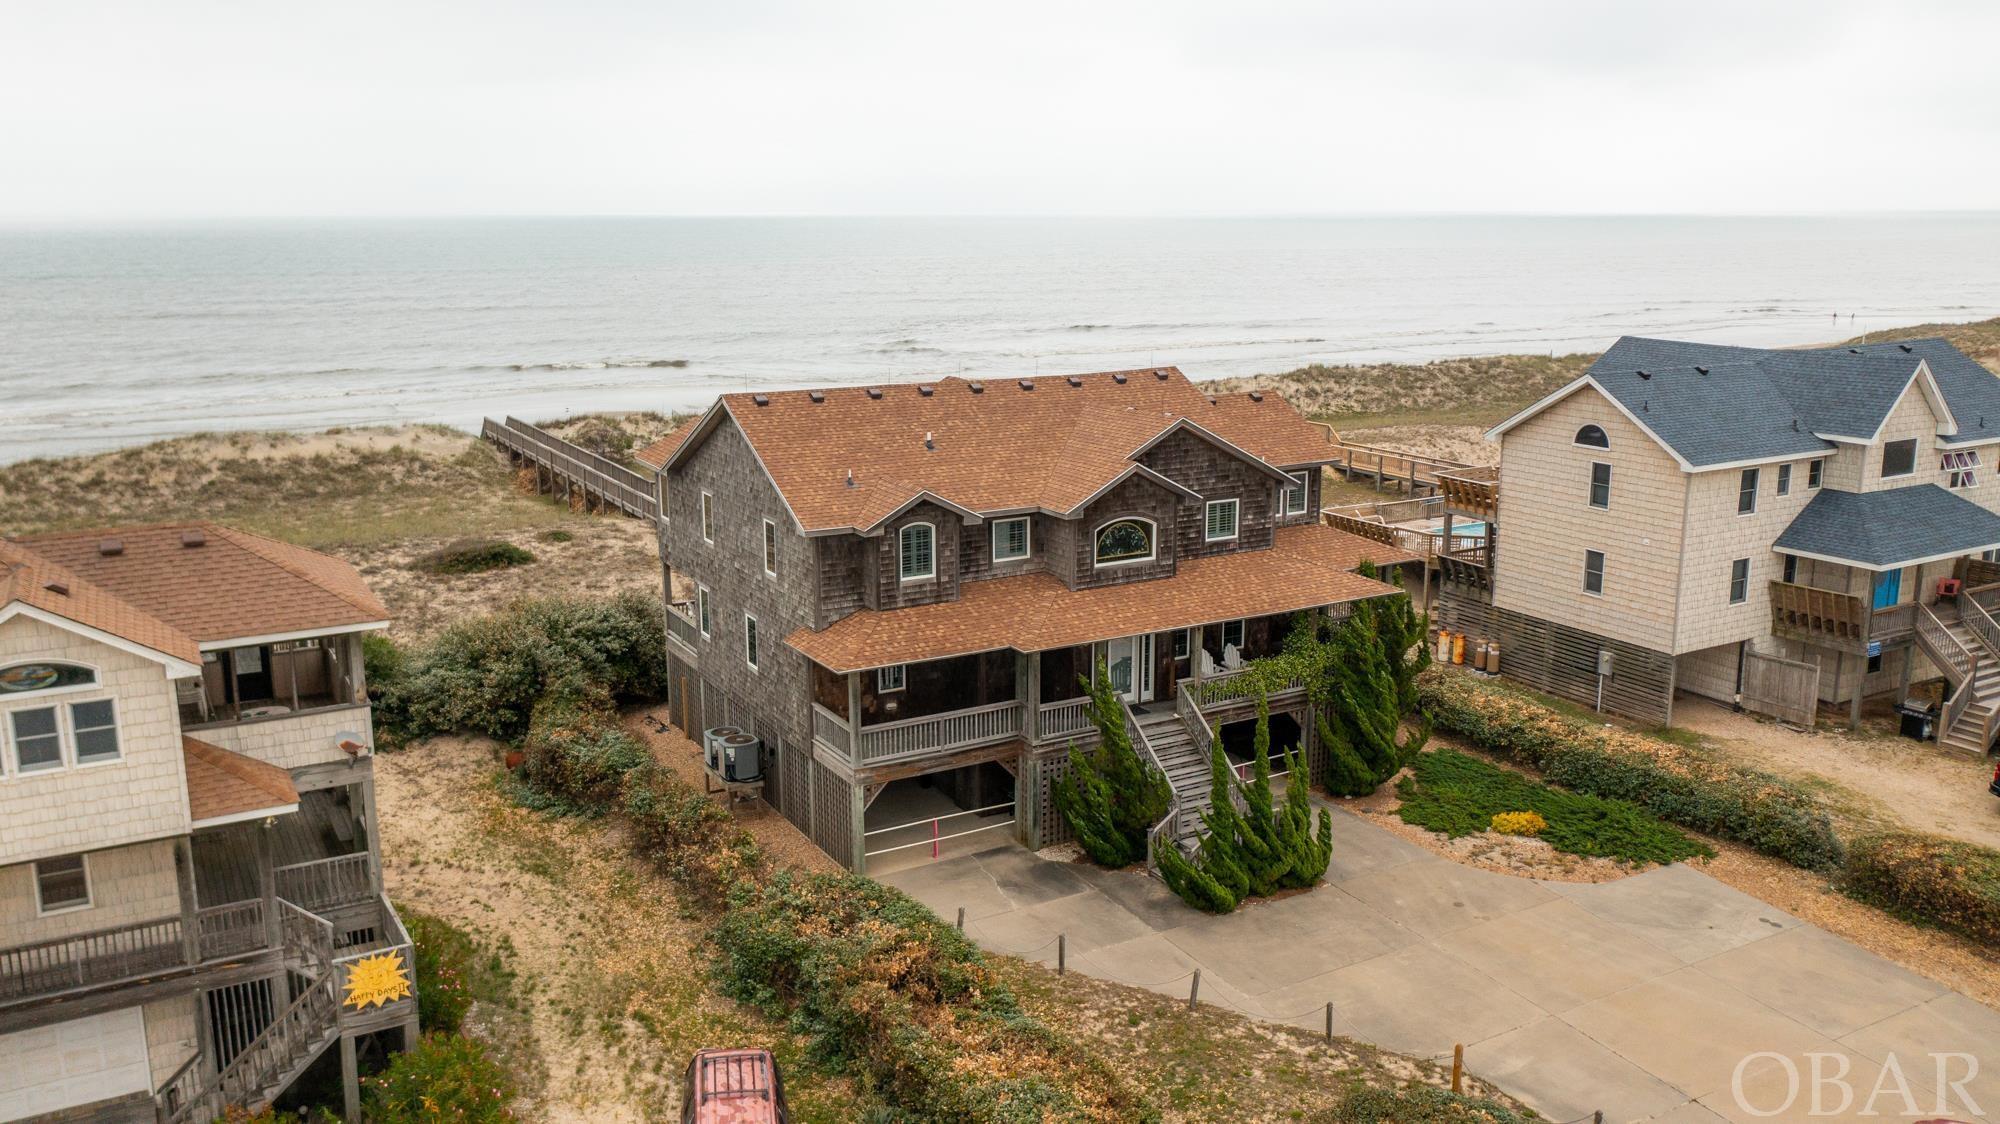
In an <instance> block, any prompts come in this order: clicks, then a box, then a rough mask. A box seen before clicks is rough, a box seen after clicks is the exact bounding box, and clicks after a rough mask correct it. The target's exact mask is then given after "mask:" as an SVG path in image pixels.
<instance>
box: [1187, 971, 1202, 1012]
mask: <svg viewBox="0 0 2000 1124" xmlns="http://www.w3.org/2000/svg"><path fill="white" fill-rule="evenodd" d="M1200 998H1201V969H1200V968H1196V969H1195V970H1194V979H1193V981H1191V982H1190V983H1189V984H1188V1010H1190V1011H1192V1010H1194V1005H1195V1003H1196V1002H1197V1001H1198V1000H1199V999H1200Z"/></svg>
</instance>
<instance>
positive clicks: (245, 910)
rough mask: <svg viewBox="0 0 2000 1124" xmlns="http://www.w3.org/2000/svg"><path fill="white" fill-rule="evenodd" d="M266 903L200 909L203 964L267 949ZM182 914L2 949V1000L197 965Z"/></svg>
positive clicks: (198, 944) (197, 940)
mask: <svg viewBox="0 0 2000 1124" xmlns="http://www.w3.org/2000/svg"><path fill="white" fill-rule="evenodd" d="M267 938H268V934H267V932H266V930H265V928H264V903H263V902H262V901H259V900H251V901H247V902H235V903H232V904H229V905H219V906H211V907H209V908H208V909H204V910H201V911H199V912H197V913H196V914H195V948H196V954H197V956H198V957H199V959H200V961H208V960H220V959H225V958H227V957H231V956H242V955H245V954H248V953H251V952H256V951H258V950H260V949H263V948H264V947H266V945H267V944H268V943H269V942H268V939H267ZM193 966H194V964H193V963H190V961H189V960H188V945H187V941H186V930H185V929H184V928H183V927H182V925H181V919H180V918H179V917H162V918H156V919H154V920H151V921H137V922H133V923H132V924H129V925H118V926H114V927H111V928H105V929H93V930H91V931H90V932H86V933H77V934H75V935H73V936H67V937H55V938H53V939H50V940H45V941H36V942H34V943H32V944H24V945H16V946H15V947H13V948H5V949H0V1002H8V1001H12V1000H17V999H28V998H32V997H35V996H41V995H54V994H56V993H58V992H64V991H73V990H76V989H78V988H86V987H98V986H102V985H104V984H113V983H119V982H121V981H124V980H129V979H137V978H139V977H141V976H148V975H152V974H154V973H157V972H166V971H171V970H173V969H176V968H191V967H193Z"/></svg>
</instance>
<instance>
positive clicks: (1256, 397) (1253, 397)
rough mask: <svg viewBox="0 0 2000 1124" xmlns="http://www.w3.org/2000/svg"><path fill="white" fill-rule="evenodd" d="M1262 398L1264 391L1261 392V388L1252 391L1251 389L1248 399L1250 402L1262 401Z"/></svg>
mask: <svg viewBox="0 0 2000 1124" xmlns="http://www.w3.org/2000/svg"><path fill="white" fill-rule="evenodd" d="M1263 400H1264V392H1263V391H1261V390H1253V391H1251V392H1250V401H1252V402H1262V401H1263Z"/></svg>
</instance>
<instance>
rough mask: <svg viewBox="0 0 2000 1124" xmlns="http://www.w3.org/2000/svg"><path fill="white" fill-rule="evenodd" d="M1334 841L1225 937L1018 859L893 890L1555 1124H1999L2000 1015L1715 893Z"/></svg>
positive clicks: (990, 940)
mask: <svg viewBox="0 0 2000 1124" xmlns="http://www.w3.org/2000/svg"><path fill="white" fill-rule="evenodd" d="M1333 825H1334V836H1335V841H1334V853H1333V863H1332V866H1331V868H1330V869H1329V870H1328V872H1327V883H1326V884H1323V885H1321V886H1320V887H1319V888H1317V889H1316V890H1314V891H1313V892H1312V893H1309V894H1300V895H1295V896H1293V897H1290V898H1286V899H1282V900H1279V901H1274V902H1265V903H1260V904H1255V905H1252V906H1249V907H1246V908H1244V909H1240V910H1238V911H1237V912H1236V913H1233V914H1230V915H1227V916H1223V917H1211V916H1208V915H1206V914H1202V913H1198V912H1196V911H1194V910H1192V909H1189V908H1188V907H1186V906H1185V905H1183V904H1181V902H1180V901H1179V900H1178V899H1177V898H1175V897H1173V895H1172V894H1171V893H1169V892H1168V891H1167V889H1166V888H1165V887H1164V886H1163V885H1161V884H1160V883H1159V882H1158V881H1157V880H1156V879H1153V878H1149V877H1147V876H1145V875H1143V874H1132V873H1113V872H1108V871H1102V870H1098V869H1096V868H1095V867H1089V866H1084V865H1080V864H1069V863H1051V862H1046V861H1043V860H1040V859H1037V858H1036V857H1035V856H1034V855H1033V854H1032V853H1030V852H1027V851H1024V850H1022V849H1020V848H1018V847H1013V846H1005V847H996V848H993V849H990V850H986V851H982V852H980V853H978V854H974V855H967V856H963V857H960V858H953V859H945V860H942V861H939V862H937V863H934V864H932V865H929V866H925V867H921V868H917V869H913V870H905V871H901V872H898V873H895V874H890V875H887V876H884V877H883V881H885V882H888V883H890V884H892V885H895V886H898V887H901V888H902V889H903V890H905V891H907V892H908V893H910V894H911V895H913V896H914V897H916V898H918V899H919V900H921V901H923V902H924V903H925V904H927V905H929V906H930V907H931V908H933V909H934V910H936V911H937V913H938V914H939V915H940V916H942V917H944V918H946V919H947V920H950V919H952V918H953V917H955V916H956V914H957V911H958V909H959V908H960V907H963V908H964V909H965V911H966V918H967V922H966V929H967V931H968V932H969V933H970V934H971V935H972V936H973V937H974V938H976V939H977V940H978V941H979V943H980V944H981V945H982V946H984V947H986V948H989V949H992V950H993V951H996V952H1004V953H1011V954H1014V955H1019V956H1024V957H1026V958H1028V959H1033V960H1039V961H1042V962H1044V963H1049V964H1053V963H1054V962H1055V956H1056V946H1055V938H1056V935H1057V934H1058V933H1061V934H1066V935H1067V937H1068V953H1069V966H1070V968H1071V969H1072V970H1075V971H1082V972H1087V973H1090V974H1091V975H1095V976H1101V977H1104V978H1106V979H1112V980H1118V981H1121V982H1124V983H1128V984H1133V985H1136V986H1139V987H1148V988H1152V989H1154V990H1157V991H1160V992H1162V993H1166V994H1175V995H1185V994H1187V988H1188V979H1187V976H1188V975H1189V974H1190V973H1191V972H1192V971H1193V970H1194V969H1195V968H1196V967H1199V968H1200V969H1201V971H1202V982H1201V999H1202V1000H1203V1001H1204V1002H1211V1003H1219V1004H1223V1005H1225V1006H1228V1007H1232V1008H1234V1009H1236V1010H1238V1011H1241V1012H1243V1013H1244V1014H1247V1015H1250V1016H1253V1017H1256V1018H1262V1019H1270V1020H1273V1021H1278V1022H1287V1023H1293V1024H1296V1025H1299V1026H1301V1027H1308V1028H1315V1029H1316V1028H1319V1027H1321V1026H1322V1025H1323V1023H1324V1018H1325V1015H1324V1011H1325V1004H1326V1003H1327V1002H1329V1001H1331V1002H1332V1003H1333V1005H1334V1030H1335V1031H1336V1033H1340V1034H1344V1035H1348V1036H1351V1037H1354V1038H1357V1039H1361V1040H1363V1041H1368V1042H1373V1043H1376V1044H1377V1045H1380V1046H1384V1047H1387V1048H1389V1049H1392V1050H1397V1051H1401V1052H1403V1053H1407V1054H1413V1055H1417V1056H1420V1057H1430V1058H1446V1057H1448V1056H1449V1055H1450V1052H1451V1048H1452V1045H1453V1043H1464V1044H1465V1046H1466V1064H1467V1067H1468V1068H1470V1069H1471V1070H1472V1071H1473V1072H1475V1073H1477V1074H1479V1075H1481V1076H1482V1077H1485V1078H1487V1079H1489V1080H1491V1081H1493V1082H1495V1083H1496V1084H1498V1085H1500V1086H1501V1087H1502V1088H1504V1089H1507V1090H1508V1091H1510V1092H1512V1093H1513V1094H1515V1095H1516V1096H1518V1097H1520V1098H1521V1099H1522V1100H1523V1101H1526V1102H1527V1103H1528V1104H1530V1105H1532V1106H1533V1107H1534V1108H1536V1109H1537V1110H1538V1111H1540V1112H1541V1113H1543V1114H1544V1115H1545V1116H1547V1117H1549V1118H1551V1119H1553V1120H1557V1121H1566V1120H1573V1119H1575V1118H1576V1117H1579V1116H1588V1115H1589V1114H1590V1113H1591V1112H1592V1111H1594V1110H1598V1109H1602V1110H1604V1113H1605V1118H1606V1119H1607V1120H1661V1121H1675V1122H1685V1121H1715V1120H1794V1119H1797V1120H1819V1121H1825V1120H1845V1119H1874V1120H1903V1119H1917V1118H1922V1117H1930V1116H1942V1117H1953V1118H1956V1119H1960V1120H1975V1119H1977V1120H1988V1119H1992V1120H2000V1013H1996V1012H1995V1011H1993V1010H1992V1009H1990V1008H1988V1007H1986V1006H1984V1005H1982V1004H1980V1003H1978V1002H1977V1001H1975V1000H1972V999H1970V998H1967V997H1966V996H1964V995H1961V994H1958V993H1957V992H1954V991H1951V990H1950V989H1948V988H1945V987H1942V986H1940V985H1938V984H1935V983H1932V982H1931V981H1929V980H1926V979H1924V978H1923V977H1921V976H1917V975H1915V974H1913V973H1911V972H1908V971H1905V970H1904V969H1902V968H1900V967H1897V966H1896V965H1894V964H1892V963H1890V962H1889V961H1887V960H1884V959H1882V958H1881V957H1879V956H1876V955H1874V954H1873V953H1870V952H1867V951H1864V950H1863V949H1861V948H1858V947H1856V946H1855V945H1852V944H1849V943H1848V942H1846V941H1844V940H1841V939H1840V938H1838V937H1835V936H1833V935H1831V934H1829V933H1827V932H1826V931H1825V930H1823V929H1820V928H1817V927H1815V926H1812V925H1808V924H1806V923H1804V922H1802V921H1800V920H1799V919H1797V918H1795V917H1792V916H1790V915H1788V914H1786V913H1784V912H1782V911H1780V910H1778V909H1776V908H1774V907H1772V906H1770V905H1766V904H1765V903H1763V902H1761V901H1758V900H1757V899H1755V898H1751V897H1749V896H1747V895H1744V894H1742V893H1739V892H1738V891H1736V890H1734V889H1731V888H1730V887H1728V886H1725V885H1723V884H1722V883H1720V882H1717V881H1716V880H1714V879H1712V878H1710V877H1708V876H1707V875H1705V874H1701V873H1699V872H1697V871H1695V870H1693V869H1690V868H1688V867H1685V866H1670V867H1663V868H1660V869H1657V870H1652V871H1648V872H1647V873H1645V874H1641V875H1637V876H1634V877H1631V878H1627V879H1624V880H1622V881H1618V882H1609V883H1603V884H1596V885H1577V884H1569V883H1556V882H1536V881H1532V880H1529V879H1523V878H1515V877H1510V876H1508V875H1503V874H1494V873H1490V872H1487V871H1483V870H1477V869H1473V868H1471V867H1466V866H1461V865H1459V864H1457V863H1454V862H1450V861H1448V860H1446V859H1443V858H1441V857H1439V856H1437V855H1436V854H1433V853H1432V852H1430V851H1427V850H1425V849H1423V848H1421V847H1417V846H1415V845H1413V844H1410V843H1408V842H1405V841H1404V840H1402V839H1399V838H1397V837H1396V836H1394V835H1391V834H1390V833H1388V832H1386V831H1383V830H1382V829H1380V828H1378V827H1376V826H1374V825H1373V824H1370V823H1368V822H1367V821H1365V820H1362V819H1360V818H1358V817H1355V816H1351V815H1346V814H1343V813H1338V812H1336V813H1335V815H1334V817H1333ZM1813 1054H1821V1055H1828V1056H1827V1057H1823V1058H1821V1059H1819V1060H1818V1062H1817V1063H1816V1062H1815V1061H1814V1060H1813V1058H1812V1057H1811V1055H1813ZM1938 1054H1962V1055H1969V1056H1970V1057H1969V1058H1946V1059H1945V1060H1944V1064H1945V1065H1946V1066H1947V1067H1948V1070H1947V1076H1948V1077H1949V1078H1951V1079H1955V1080H1959V1081H1961V1082H1962V1089H1963V1092H1964V1093H1965V1094H1968V1095H1969V1096H1970V1098H1971V1099H1972V1101H1974V1102H1976V1107H1977V1109H1978V1110H1980V1111H1978V1112H1975V1111H1974V1109H1973V1106H1971V1105H1968V1104H1967V1103H1965V1099H1964V1098H1963V1097H1960V1096H1958V1095H1956V1094H1954V1093H1952V1092H1951V1091H1950V1090H1949V1089H1946V1090H1944V1091H1943V1092H1944V1094H1945V1095H1946V1096H1947V1097H1949V1098H1951V1099H1950V1100H1948V1101H1947V1102H1946V1103H1945V1104H1942V1105H1941V1104H1938V1103H1937V1097H1938V1091H1937V1085H1938V1082H1937V1080H1936V1069H1937V1066H1938V1064H1939V1063H1938V1061H1937V1059H1936V1058H1935V1057H1934V1055H1938ZM1752 1055H1762V1056H1760V1057H1754V1058H1753V1057H1752ZM1892 1055H1893V1057H1894V1062H1893V1065H1892V1063H1891V1062H1890V1059H1891V1056H1892ZM1746 1058H1750V1059H1751V1060H1749V1061H1748V1062H1747V1063H1746V1062H1745V1059H1746ZM1843 1061H1844V1062H1845V1065H1846V1068H1845V1069H1843V1068H1842V1063H1843ZM1815 1064H1817V1065H1818V1067H1819V1069H1818V1073H1820V1074H1821V1075H1823V1076H1824V1077H1825V1079H1826V1080H1825V1081H1823V1082H1821V1083H1820V1084H1819V1092H1820V1094H1821V1100H1820V1102H1819V1105H1818V1108H1819V1110H1820V1111H1819V1112H1818V1113H1816V1114H1815V1112H1814V1111H1813V1109H1814V1105H1813V1103H1812V1100H1811V1096H1812V1092H1813V1090H1814V1085H1815V1082H1814V1073H1815V1070H1814V1066H1815ZM1974 1064H1976V1066H1977V1073H1976V1076H1973V1077H1971V1078H1970V1080H1966V1079H1965V1078H1966V1071H1967V1069H1968V1067H1970V1066H1972V1065H1974ZM1739 1068H1740V1075H1739ZM1898 1075H1900V1077H1901V1078H1902V1079H1903V1080H1904V1081H1906V1082H1907V1084H1908V1086H1909V1087H1910V1089H1911V1090H1912V1091H1913V1093H1914V1095H1915V1101H1914V1102H1913V1103H1911V1104H1906V1103H1905V1101H1904V1100H1903V1098H1902V1097H1901V1096H1900V1095H1899V1094H1898V1093H1896V1092H1894V1090H1896V1089H1897V1088H1898ZM1794 1078H1796V1085H1797V1090H1798V1091H1797V1093H1796V1095H1790V1096H1788V1094H1790V1093H1791V1092H1792V1089H1793V1082H1794ZM1843 1083H1844V1085H1845V1086H1846V1087H1848V1088H1851V1089H1852V1090H1853V1093H1852V1099H1851V1101H1848V1102H1847V1103H1846V1104H1845V1105H1844V1106H1843V1101H1842V1096H1841V1091H1840V1090H1841V1087H1842V1084H1843ZM1878 1087H1881V1088H1886V1089H1888V1090H1891V1091H1889V1092H1884V1093H1882V1094H1880V1095H1879V1096H1877V1098H1876V1100H1875V1102H1874V1110H1875V1115H1873V1116H1869V1115H1864V1114H1863V1110H1864V1108H1866V1107H1867V1102H1868V1098H1869V1097H1870V1094H1871V1091H1873V1090H1876V1089H1877V1088H1878ZM1739 1088H1740V1090H1741V1096H1740V1097H1739V1095H1738V1092H1737V1090H1738V1089H1739ZM1774 1110H1781V1111H1774Z"/></svg>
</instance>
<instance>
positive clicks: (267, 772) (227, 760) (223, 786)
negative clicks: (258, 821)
mask: <svg viewBox="0 0 2000 1124" xmlns="http://www.w3.org/2000/svg"><path fill="white" fill-rule="evenodd" d="M181 754H182V756H183V757H185V758H186V759H187V791H188V816H189V818H190V819H192V820H193V821H194V822H195V825H196V826H200V825H201V824H203V823H205V822H208V821H211V820H221V819H228V818H232V817H238V816H247V815H251V814H254V813H258V812H264V813H268V814H271V815H279V814H282V813H284V812H291V811H296V810H297V809H298V806H299V790H298V789H297V787H295V786H294V785H293V784H292V777H291V774H290V773H287V772H285V771H284V770H283V769H280V768H278V767H277V766H276V765H272V764H270V763H268V762H264V761H259V760H257V759H256V758H254V757H245V756H244V755H242V754H240V753H232V752H230V751H229V750H226V749H224V748H222V747H221V746H219V745H210V744H208V743H207V742H205V741H199V740H197V739H195V738H191V737H188V736H187V735H186V734H183V735H181Z"/></svg>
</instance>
